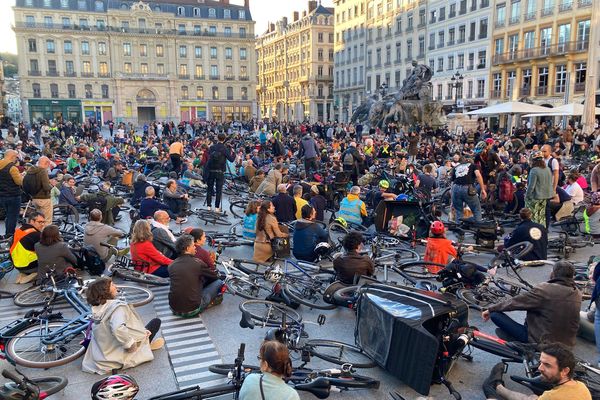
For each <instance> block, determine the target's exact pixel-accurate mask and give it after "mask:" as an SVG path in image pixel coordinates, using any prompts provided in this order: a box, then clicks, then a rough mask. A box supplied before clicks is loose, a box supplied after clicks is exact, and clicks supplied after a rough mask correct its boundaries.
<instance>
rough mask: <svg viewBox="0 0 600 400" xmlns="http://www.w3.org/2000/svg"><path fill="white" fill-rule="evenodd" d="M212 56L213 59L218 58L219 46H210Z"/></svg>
mask: <svg viewBox="0 0 600 400" xmlns="http://www.w3.org/2000/svg"><path fill="white" fill-rule="evenodd" d="M210 58H212V59H216V58H217V48H216V47H211V48H210Z"/></svg>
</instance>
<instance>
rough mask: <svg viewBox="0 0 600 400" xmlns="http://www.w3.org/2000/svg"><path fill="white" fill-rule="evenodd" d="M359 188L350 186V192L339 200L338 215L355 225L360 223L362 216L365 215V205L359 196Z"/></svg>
mask: <svg viewBox="0 0 600 400" xmlns="http://www.w3.org/2000/svg"><path fill="white" fill-rule="evenodd" d="M359 195H360V188H359V187H358V186H352V188H351V189H350V193H348V195H347V196H346V197H344V198H343V199H342V201H341V202H340V211H339V212H338V217H341V218H344V220H346V222H351V223H354V224H357V225H360V224H362V222H363V217H366V216H367V206H366V205H365V202H364V201H362V200H361V199H360V197H359Z"/></svg>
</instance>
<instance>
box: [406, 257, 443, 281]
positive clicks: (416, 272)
mask: <svg viewBox="0 0 600 400" xmlns="http://www.w3.org/2000/svg"><path fill="white" fill-rule="evenodd" d="M427 266H433V267H441V268H446V265H444V264H440V263H434V262H430V261H423V260H421V261H409V262H406V263H402V264H400V265H398V267H397V268H398V269H400V270H402V272H404V273H405V274H406V275H408V276H410V277H412V278H417V279H433V278H435V277H436V276H437V274H433V273H431V272H429V271H428V270H427Z"/></svg>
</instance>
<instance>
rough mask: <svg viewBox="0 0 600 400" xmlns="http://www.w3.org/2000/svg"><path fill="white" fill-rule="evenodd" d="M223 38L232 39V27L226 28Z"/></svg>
mask: <svg viewBox="0 0 600 400" xmlns="http://www.w3.org/2000/svg"><path fill="white" fill-rule="evenodd" d="M223 36H225V37H231V27H230V26H226V27H225V29H224V30H223Z"/></svg>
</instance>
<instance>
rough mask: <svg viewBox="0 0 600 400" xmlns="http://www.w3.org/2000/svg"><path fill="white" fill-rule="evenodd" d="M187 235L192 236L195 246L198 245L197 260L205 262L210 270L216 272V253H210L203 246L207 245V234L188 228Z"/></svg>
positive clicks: (197, 229)
mask: <svg viewBox="0 0 600 400" xmlns="http://www.w3.org/2000/svg"><path fill="white" fill-rule="evenodd" d="M184 232H185V233H187V234H188V235H191V236H192V237H193V238H194V244H195V245H196V258H198V259H200V261H203V262H204V263H205V264H206V265H207V266H208V268H210V269H212V270H215V256H216V254H215V253H214V252H212V253H209V252H208V251H207V250H205V249H204V248H203V247H202V246H204V245H205V244H206V233H204V231H203V230H202V229H200V228H186V229H185V231H184Z"/></svg>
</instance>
